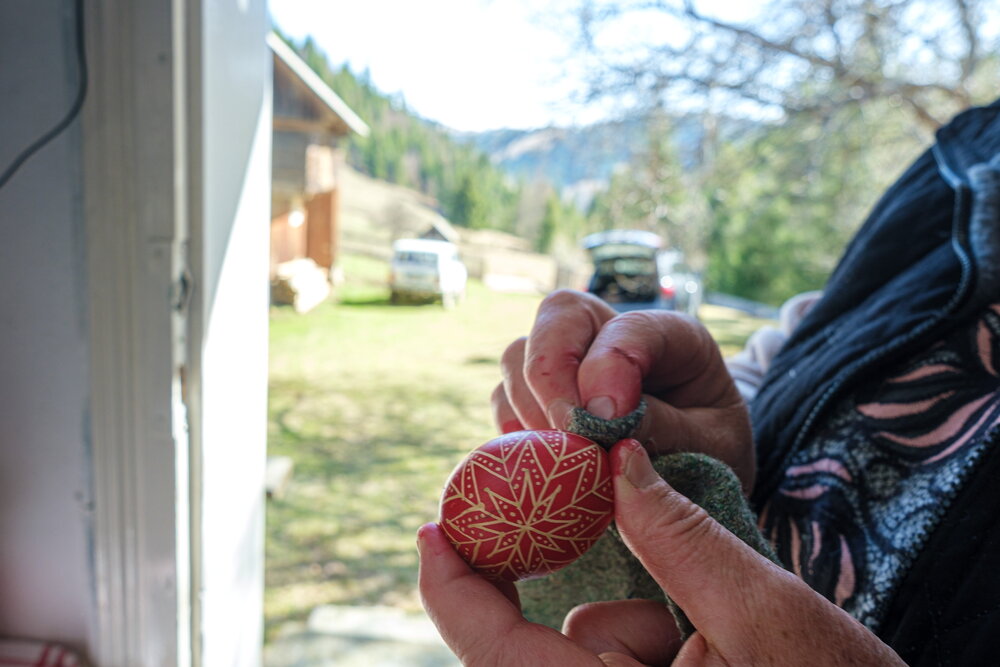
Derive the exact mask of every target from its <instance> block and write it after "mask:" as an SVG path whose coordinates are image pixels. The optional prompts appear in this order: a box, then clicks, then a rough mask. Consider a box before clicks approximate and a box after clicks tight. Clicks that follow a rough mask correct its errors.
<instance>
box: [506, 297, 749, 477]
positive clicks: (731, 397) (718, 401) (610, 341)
mask: <svg viewBox="0 0 1000 667" xmlns="http://www.w3.org/2000/svg"><path fill="white" fill-rule="evenodd" d="M501 370H502V372H503V382H502V383H501V384H500V385H499V386H497V388H496V390H495V391H494V392H493V397H492V402H493V416H494V420H495V421H496V425H497V428H498V429H500V431H501V432H503V433H509V432H511V431H516V430H520V429H523V428H528V429H539V428H558V429H563V428H566V422H567V418H568V416H569V412H570V410H571V409H572V408H574V407H583V408H586V409H587V410H588V411H589V412H591V413H593V414H594V415H596V416H598V417H603V418H605V419H610V418H612V417H621V416H623V415H626V414H628V413H629V412H631V411H632V410H634V409H635V408H636V406H637V405H638V404H639V399H640V397H641V396H643V395H645V397H646V416H645V417H644V418H643V421H642V424H640V426H639V430H638V431H637V433H636V434H635V437H636V438H637V439H638V440H639V441H641V442H642V443H643V444H644V445H645V446H646V448H647V449H648V450H649V451H650V452H652V453H661V454H665V453H669V452H673V451H694V452H704V453H706V454H710V455H711V456H714V457H715V458H717V459H720V460H722V461H724V462H726V463H728V464H729V466H730V467H731V468H733V470H734V471H735V472H736V474H737V476H739V478H740V481H741V482H742V483H743V488H744V491H745V492H747V493H749V491H750V489H751V488H752V486H753V479H754V474H755V464H754V452H753V439H752V436H751V433H750V421H749V418H748V416H747V410H746V405H745V403H744V402H743V399H742V397H741V396H740V393H739V392H738V391H737V389H736V385H735V384H734V383H733V380H732V377H731V376H730V374H729V372H728V370H727V369H726V365H725V363H724V362H723V360H722V354H721V353H720V351H719V348H718V345H716V344H715V341H714V340H713V339H712V336H711V334H709V333H708V330H707V329H705V327H704V326H702V325H701V324H700V323H698V322H697V321H696V320H694V319H692V318H689V317H687V316H686V315H681V314H679V313H676V312H670V311H662V310H659V311H656V310H646V311H634V312H629V313H623V314H621V315H618V314H617V313H615V311H614V310H613V309H612V308H611V307H610V306H608V305H607V304H606V303H604V302H603V301H601V300H600V299H598V298H597V297H595V296H593V295H590V294H584V293H582V292H574V291H571V290H560V291H557V292H554V293H552V294H550V295H549V296H548V297H546V299H545V300H544V301H543V302H542V304H541V306H540V307H539V309H538V314H537V315H536V318H535V323H534V326H533V328H532V330H531V333H530V334H529V335H528V336H527V337H526V338H521V339H518V340H516V341H514V342H513V343H512V344H511V345H510V346H509V347H508V348H507V350H506V351H505V352H504V355H503V359H502V361H501Z"/></svg>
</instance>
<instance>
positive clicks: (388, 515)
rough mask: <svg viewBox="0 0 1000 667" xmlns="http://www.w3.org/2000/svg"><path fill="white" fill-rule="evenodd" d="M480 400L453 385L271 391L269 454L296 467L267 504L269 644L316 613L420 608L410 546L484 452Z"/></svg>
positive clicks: (282, 386) (277, 386) (300, 384)
mask: <svg viewBox="0 0 1000 667" xmlns="http://www.w3.org/2000/svg"><path fill="white" fill-rule="evenodd" d="M476 398H477V397H473V396H471V395H470V394H469V392H467V391H463V390H462V388H461V387H457V386H453V385H447V386H437V387H433V386H432V387H428V386H413V385H410V384H405V385H404V384H397V385H394V386H385V385H380V386H379V387H378V389H377V391H371V390H366V389H365V388H364V387H363V386H359V385H358V384H356V383H350V382H345V383H344V385H343V386H340V387H323V386H316V385H311V384H309V383H307V382H304V381H302V380H276V379H273V380H272V386H271V406H270V413H271V414H270V434H269V450H270V453H271V454H280V455H284V456H289V457H291V458H292V460H293V461H294V463H295V468H294V473H293V476H292V480H291V482H290V484H289V485H288V488H287V491H286V495H285V496H284V497H283V498H282V499H279V500H270V501H268V508H267V521H268V529H267V535H268V539H267V545H266V548H267V567H266V586H267V589H268V599H267V606H268V611H267V619H266V622H267V631H268V634H269V636H271V635H272V634H273V632H274V631H275V630H276V629H277V627H278V626H280V625H281V624H282V623H284V622H285V621H289V620H304V619H305V617H306V616H307V615H308V613H309V611H311V609H312V608H313V607H315V606H316V605H318V604H355V605H357V604H361V605H367V604H387V605H396V606H400V605H402V606H408V605H410V606H413V605H415V601H416V598H415V594H414V590H415V582H416V575H417V559H416V553H415V548H414V535H415V532H416V530H417V528H419V527H420V526H421V525H422V524H424V523H426V522H427V521H432V520H434V519H435V518H436V516H437V508H438V502H439V498H440V493H441V489H442V488H443V486H444V483H445V481H446V480H447V477H448V475H449V474H450V471H451V470H452V468H453V467H454V465H455V464H456V463H457V462H458V461H459V460H460V459H461V458H462V456H464V455H465V453H467V452H468V451H469V450H471V449H473V448H474V447H476V446H478V445H479V444H481V442H482V436H481V434H480V433H479V432H477V431H478V430H481V429H482V428H484V427H483V424H482V422H483V419H482V417H483V414H482V413H481V410H482V403H483V401H481V400H475V399H476ZM476 410H479V411H480V413H479V414H476ZM486 428H488V425H487V426H486Z"/></svg>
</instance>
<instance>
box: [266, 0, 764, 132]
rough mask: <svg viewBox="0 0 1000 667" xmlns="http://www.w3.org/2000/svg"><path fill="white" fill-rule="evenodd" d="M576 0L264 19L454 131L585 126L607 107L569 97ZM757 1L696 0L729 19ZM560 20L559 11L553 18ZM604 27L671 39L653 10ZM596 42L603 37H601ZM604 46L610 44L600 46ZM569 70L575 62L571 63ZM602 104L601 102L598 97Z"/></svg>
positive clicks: (322, 6) (276, 3)
mask: <svg viewBox="0 0 1000 667" xmlns="http://www.w3.org/2000/svg"><path fill="white" fill-rule="evenodd" d="M580 4H581V2H580V0H541V1H540V0H351V1H350V2H346V1H344V0H270V10H271V16H272V17H273V19H274V22H275V23H276V24H277V25H278V27H280V28H281V30H282V31H283V32H285V33H286V34H288V35H289V36H291V37H293V38H295V39H296V40H299V39H302V38H303V37H305V36H307V35H312V37H313V39H315V40H316V42H317V43H318V44H319V46H320V47H321V48H322V49H323V50H324V51H326V54H327V56H328V57H329V59H330V62H331V63H333V64H334V65H340V64H342V63H344V62H347V63H349V64H350V66H351V69H352V71H354V72H355V73H361V72H362V71H364V70H365V69H366V68H367V69H369V71H370V72H371V78H372V82H373V83H374V84H375V87H376V88H378V89H379V90H380V91H382V92H383V93H387V94H395V93H402V94H403V97H404V98H405V99H406V103H407V105H408V106H409V107H410V108H411V109H413V110H414V111H416V112H417V113H418V114H420V115H421V116H423V117H425V118H428V119H431V120H435V121H438V122H440V123H443V124H444V125H447V126H449V127H451V128H453V129H456V130H464V131H481V130H488V129H497V128H504V127H509V128H536V127H543V126H546V125H551V124H554V125H561V126H566V125H573V124H586V123H591V122H594V121H595V120H598V119H600V118H601V117H602V116H607V115H608V114H606V113H602V109H603V108H610V107H601V108H589V109H587V108H583V107H581V106H580V105H577V104H574V103H572V102H571V96H572V94H573V93H574V92H577V93H578V92H580V91H581V90H582V85H580V84H579V83H578V81H579V78H575V77H574V76H573V75H572V74H571V73H570V72H571V71H572V69H571V67H570V66H569V65H567V63H568V62H570V60H571V59H570V56H571V55H572V40H573V37H574V36H575V29H576V26H575V24H574V22H573V21H572V19H571V18H569V17H568V10H569V9H571V8H575V7H578V6H579V5H580ZM760 4H761V0H743V1H742V2H740V3H734V2H732V0H701V1H700V2H699V3H698V7H699V8H701V9H702V10H703V11H706V10H707V11H708V12H709V13H714V14H716V15H718V16H724V17H725V18H726V19H728V20H730V21H740V20H745V19H747V18H749V17H750V16H752V15H753V14H754V13H756V11H757V8H759V6H760ZM560 17H561V18H560ZM633 18H634V20H631V21H626V22H624V23H621V24H619V25H618V26H617V30H615V31H611V32H610V33H609V34H608V35H607V36H606V40H608V41H610V42H613V44H611V45H612V46H613V45H615V44H617V45H619V46H622V45H626V46H629V45H631V46H634V45H635V44H637V43H641V42H647V43H660V42H662V41H664V40H667V41H670V40H671V38H673V39H679V38H680V36H681V35H682V34H683V30H682V29H679V28H678V24H677V23H676V22H675V21H674V20H672V19H665V18H664V17H663V16H662V14H661V13H660V12H651V13H650V14H646V15H642V16H638V17H633ZM602 41H605V40H602ZM603 45H604V46H608V45H609V44H603ZM576 67H577V71H579V67H580V61H579V60H576ZM606 104H609V103H606Z"/></svg>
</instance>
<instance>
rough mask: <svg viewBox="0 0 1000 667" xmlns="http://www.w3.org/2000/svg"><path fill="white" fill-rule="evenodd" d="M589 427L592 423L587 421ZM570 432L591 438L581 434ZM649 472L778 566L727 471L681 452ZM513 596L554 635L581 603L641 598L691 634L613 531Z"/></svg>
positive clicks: (661, 460)
mask: <svg viewBox="0 0 1000 667" xmlns="http://www.w3.org/2000/svg"><path fill="white" fill-rule="evenodd" d="M640 407H641V408H644V407H645V406H644V405H641V406H640ZM591 417H593V416H592V415H591ZM627 417H628V416H627ZM593 419H598V418H596V417H593ZM622 419H625V418H622ZM640 419H641V415H640ZM586 423H588V421H587V420H584V421H581V420H579V419H578V420H577V421H575V422H571V425H575V426H576V428H577V429H579V428H580V424H586ZM590 423H593V422H592V420H590ZM637 424H638V420H635V421H634V423H633V424H632V426H631V427H630V428H629V431H628V432H627V433H626V434H625V435H619V434H618V433H615V434H614V435H613V436H611V437H615V440H614V441H613V442H617V440H620V439H622V438H624V437H628V435H629V433H631V431H632V430H634V429H635V427H636V425H637ZM616 426H617V425H616ZM581 430H584V429H581ZM574 431H575V432H577V433H579V434H580V435H584V436H587V437H590V436H589V435H588V433H587V432H586V431H585V430H584V432H580V430H576V429H574ZM653 467H654V468H655V469H656V471H657V472H658V473H659V474H660V476H661V477H663V478H664V479H665V480H666V481H667V482H668V483H669V484H670V485H671V486H672V487H673V488H675V489H676V490H677V491H679V492H680V493H682V494H684V495H685V496H687V497H688V498H690V499H691V500H692V501H694V502H695V503H697V504H698V505H700V506H701V507H703V508H704V509H705V511H706V512H708V514H709V515H711V516H712V517H713V518H714V519H715V520H716V521H718V522H719V523H721V524H722V525H723V526H725V527H726V528H728V529H729V530H730V531H732V532H733V533H734V534H735V535H736V536H737V537H739V538H740V539H742V540H743V541H744V542H746V543H747V544H749V545H750V546H751V547H753V548H754V549H756V550H757V551H758V552H760V553H761V554H763V555H765V556H766V557H768V558H769V559H771V560H772V561H774V562H775V563H778V559H777V557H776V556H775V554H774V551H773V549H772V548H771V545H770V543H769V542H768V541H767V540H766V539H764V537H763V535H761V534H760V531H758V530H757V521H756V517H755V516H754V513H753V512H752V511H751V510H750V507H749V505H748V504H747V501H746V498H745V497H744V496H743V491H742V488H741V486H740V481H739V479H738V478H737V477H736V474H735V473H734V472H733V471H732V469H731V468H730V467H729V466H728V465H726V464H725V463H723V462H721V461H719V460H718V459H714V458H712V457H710V456H708V455H706V454H695V453H690V452H681V453H676V454H668V455H665V456H657V457H654V458H653ZM518 591H519V593H520V596H521V605H522V608H523V610H524V615H525V617H526V618H527V619H528V620H531V621H534V622H536V623H542V624H544V625H548V626H550V627H553V628H556V629H559V628H560V627H561V626H562V621H563V619H564V618H565V617H566V614H567V613H569V611H570V610H571V609H572V608H573V607H575V606H577V605H580V604H583V603H585V602H600V601H604V600H625V599H630V598H644V599H649V600H660V601H663V602H664V603H665V604H667V606H668V607H669V608H670V610H671V612H672V613H673V614H674V618H675V619H676V620H677V626H678V628H680V630H681V634H682V636H684V637H687V636H688V635H689V634H690V633H691V632H692V631H693V630H694V628H693V626H692V625H691V624H690V622H689V621H688V619H687V617H686V616H685V615H684V612H683V611H681V610H680V608H678V607H677V606H676V605H675V604H674V603H673V601H672V600H670V599H669V598H667V596H666V595H664V593H663V591H662V590H660V587H659V586H658V585H657V583H656V582H655V581H654V580H653V578H652V577H650V576H649V574H647V573H646V570H645V569H644V568H643V567H642V565H641V564H640V563H639V561H638V559H637V558H635V557H634V556H633V555H632V554H631V552H629V550H628V549H627V548H626V547H625V545H624V544H623V543H622V541H621V538H620V537H619V536H618V533H617V531H616V530H615V529H614V527H613V526H612V528H610V529H609V530H608V532H607V533H605V534H604V536H603V537H601V539H600V540H598V541H597V543H596V544H595V545H594V546H593V547H591V549H590V550H589V551H587V553H585V554H584V555H583V556H582V557H581V558H580V559H579V560H577V561H576V562H574V563H573V564H571V565H569V566H567V567H565V568H563V569H561V570H559V571H557V572H554V573H552V574H550V575H548V576H546V577H543V578H540V579H533V580H529V581H522V582H520V583H519V584H518Z"/></svg>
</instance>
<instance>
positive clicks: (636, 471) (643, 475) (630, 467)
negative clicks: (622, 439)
mask: <svg viewBox="0 0 1000 667" xmlns="http://www.w3.org/2000/svg"><path fill="white" fill-rule="evenodd" d="M624 455H625V460H624V465H623V466H622V468H623V469H622V473H623V474H624V475H625V479H627V480H628V481H629V483H630V484H631V485H632V486H634V487H635V488H637V489H644V488H646V487H647V486H652V485H653V484H655V483H656V482H658V481H660V476H659V475H658V474H656V471H655V470H653V464H652V463H651V462H650V460H649V456H648V455H647V454H646V450H645V449H643V447H642V445H640V444H639V443H638V441H636V440H630V441H629V442H628V444H627V449H626V450H625V451H624Z"/></svg>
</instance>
